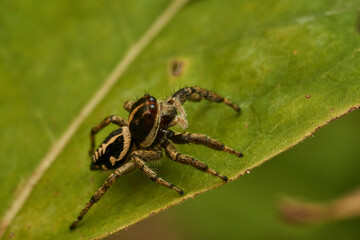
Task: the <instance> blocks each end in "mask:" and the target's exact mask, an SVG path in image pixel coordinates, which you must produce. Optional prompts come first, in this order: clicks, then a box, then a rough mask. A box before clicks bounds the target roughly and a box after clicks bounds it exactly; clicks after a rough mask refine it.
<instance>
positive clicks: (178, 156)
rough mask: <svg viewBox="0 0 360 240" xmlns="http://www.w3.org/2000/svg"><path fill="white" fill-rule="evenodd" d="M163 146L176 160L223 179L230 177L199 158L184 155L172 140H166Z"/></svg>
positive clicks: (170, 156)
mask: <svg viewBox="0 0 360 240" xmlns="http://www.w3.org/2000/svg"><path fill="white" fill-rule="evenodd" d="M163 147H164V148H165V154H166V156H168V157H169V158H170V159H172V160H174V161H175V162H179V163H182V164H187V165H191V166H193V167H195V168H197V169H199V170H201V171H204V172H207V173H210V174H211V175H213V176H215V177H219V178H220V179H222V180H223V181H227V180H228V178H227V177H226V176H224V175H221V174H220V173H218V172H216V171H214V170H213V169H211V168H209V167H208V166H207V165H206V164H205V163H203V162H200V161H199V160H197V159H195V158H193V157H191V156H188V155H183V154H181V153H179V152H178V151H177V149H176V148H175V146H174V145H172V144H171V143H170V142H165V144H164V146H163Z"/></svg>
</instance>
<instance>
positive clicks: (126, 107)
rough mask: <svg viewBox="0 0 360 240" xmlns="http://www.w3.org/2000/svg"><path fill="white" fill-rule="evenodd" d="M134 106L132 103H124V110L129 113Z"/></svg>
mask: <svg viewBox="0 0 360 240" xmlns="http://www.w3.org/2000/svg"><path fill="white" fill-rule="evenodd" d="M133 104H134V102H132V101H126V102H125V103H124V108H125V110H126V111H128V112H130V110H131V107H132V105H133Z"/></svg>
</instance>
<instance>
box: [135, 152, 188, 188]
mask: <svg viewBox="0 0 360 240" xmlns="http://www.w3.org/2000/svg"><path fill="white" fill-rule="evenodd" d="M161 157H162V152H161V149H160V151H152V150H137V151H134V152H133V153H132V154H131V159H132V160H133V161H134V162H135V163H136V166H137V167H138V169H139V170H140V171H141V172H142V173H143V174H144V175H145V176H147V177H148V178H150V180H151V181H153V182H156V183H158V184H160V185H163V186H165V187H168V188H170V189H173V190H175V191H176V192H178V193H179V194H180V195H183V194H184V191H183V190H181V189H179V188H177V187H176V186H175V185H174V184H172V183H169V182H167V181H165V180H164V179H162V178H160V177H158V175H157V174H156V172H154V171H153V170H151V169H150V168H149V167H148V166H146V163H145V161H152V160H158V159H161Z"/></svg>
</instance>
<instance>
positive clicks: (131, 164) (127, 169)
mask: <svg viewBox="0 0 360 240" xmlns="http://www.w3.org/2000/svg"><path fill="white" fill-rule="evenodd" d="M135 168H136V166H135V163H134V162H128V163H126V164H124V165H123V166H121V167H119V168H118V169H116V170H115V172H113V173H112V174H110V176H109V177H108V178H107V179H106V181H105V183H104V184H103V185H102V186H101V187H100V188H99V189H98V190H97V191H96V192H95V193H94V195H93V196H92V197H91V198H90V201H89V202H88V203H87V204H86V206H85V208H84V209H83V210H82V211H81V213H80V215H79V216H78V217H77V218H76V220H75V221H74V222H73V223H72V224H71V225H70V229H71V230H72V229H74V228H75V227H76V226H77V224H78V223H79V221H80V220H81V219H82V218H83V217H84V215H85V214H86V213H87V212H88V211H89V209H90V208H91V207H92V205H94V203H96V202H97V201H99V199H100V198H101V197H102V196H103V195H104V194H105V193H106V191H107V190H108V188H109V187H111V185H113V183H114V182H115V180H116V178H118V177H120V176H121V175H123V174H125V173H128V172H131V171H132V170H134V169H135Z"/></svg>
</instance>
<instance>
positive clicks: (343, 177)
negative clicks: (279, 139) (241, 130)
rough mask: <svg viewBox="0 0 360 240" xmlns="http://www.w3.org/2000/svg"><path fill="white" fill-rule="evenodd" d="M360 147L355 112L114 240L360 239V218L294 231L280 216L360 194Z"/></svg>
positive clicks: (359, 114) (358, 116)
mask: <svg viewBox="0 0 360 240" xmlns="http://www.w3.org/2000/svg"><path fill="white" fill-rule="evenodd" d="M359 143H360V111H359V110H356V111H354V112H352V113H350V114H348V115H346V116H344V117H342V118H340V119H337V120H335V121H334V122H332V123H330V124H328V125H326V126H325V127H323V128H321V129H320V130H318V131H317V132H315V133H314V137H310V138H307V139H305V140H304V141H303V142H302V143H300V144H298V145H296V146H295V147H293V148H292V149H289V150H288V151H286V152H284V153H281V154H280V155H278V156H277V157H275V158H274V159H271V160H270V161H268V162H266V163H264V164H263V165H262V166H260V167H258V168H255V169H254V170H253V171H252V172H251V173H250V174H247V175H245V176H243V177H241V178H239V179H237V180H235V181H234V182H231V183H229V184H225V185H224V186H222V187H219V188H216V189H215V190H212V191H210V192H207V193H204V194H201V195H199V196H196V197H195V199H194V200H188V201H185V202H184V203H182V204H180V205H178V206H175V207H172V208H170V209H168V210H166V211H165V212H162V213H160V214H158V215H156V216H152V217H150V218H148V219H146V220H144V221H143V222H141V223H138V224H136V225H134V226H132V227H130V228H129V229H128V230H125V231H122V232H119V233H117V234H115V235H113V236H111V237H108V238H107V239H108V240H110V239H112V240H114V239H144V238H149V239H314V240H315V239H354V240H355V239H360V230H359V226H360V218H359V217H357V218H354V219H348V220H342V221H334V222H327V223H320V224H313V225H305V226H294V225H291V224H289V223H286V222H284V221H283V220H282V219H281V218H280V217H279V213H278V211H277V208H276V205H277V204H278V203H279V200H280V199H281V197H284V196H291V197H295V198H297V199H299V200H304V201H305V200H306V201H313V202H319V203H327V202H329V201H332V200H334V199H336V198H339V197H341V196H343V195H346V194H348V193H350V192H352V191H354V190H355V189H356V188H359V186H360V179H359V170H360V161H359V160H360V147H359V146H360V144H359ZM359 204H360V201H359Z"/></svg>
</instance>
